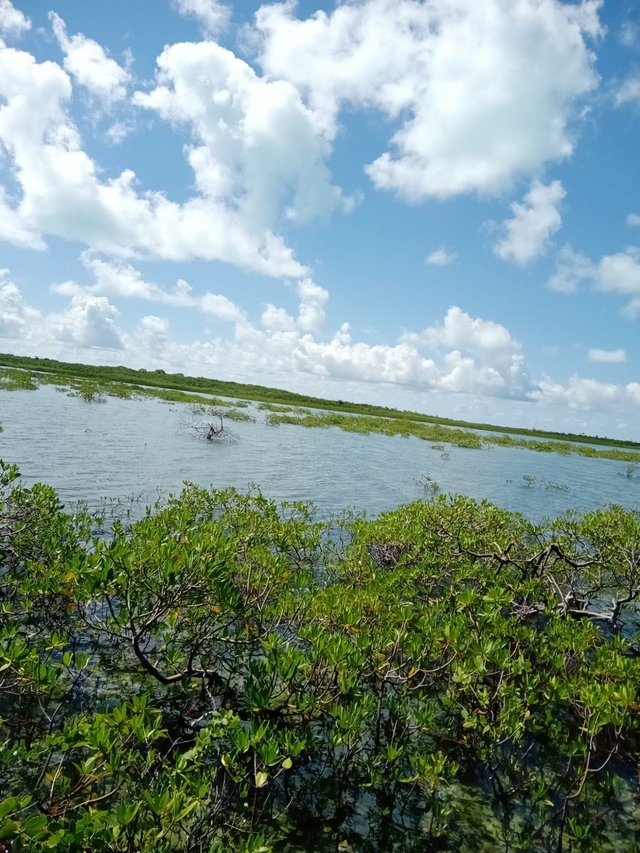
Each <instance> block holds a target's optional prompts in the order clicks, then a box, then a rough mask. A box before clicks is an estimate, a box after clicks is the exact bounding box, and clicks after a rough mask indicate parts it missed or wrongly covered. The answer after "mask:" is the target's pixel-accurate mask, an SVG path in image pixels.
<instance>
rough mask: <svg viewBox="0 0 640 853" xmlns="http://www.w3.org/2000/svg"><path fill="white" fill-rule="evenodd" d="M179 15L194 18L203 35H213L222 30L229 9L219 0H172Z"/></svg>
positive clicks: (228, 16)
mask: <svg viewBox="0 0 640 853" xmlns="http://www.w3.org/2000/svg"><path fill="white" fill-rule="evenodd" d="M173 5H174V6H175V8H176V10H177V11H178V12H179V13H180V14H181V15H186V16H188V17H192V18H196V20H197V21H198V23H199V24H200V26H201V27H202V29H203V31H204V33H205V35H207V36H214V35H217V34H218V33H219V32H220V31H221V30H224V29H225V28H226V26H227V24H228V23H229V18H230V17H231V9H230V8H229V6H226V5H225V4H224V3H220V2H219V0H174V4H173Z"/></svg>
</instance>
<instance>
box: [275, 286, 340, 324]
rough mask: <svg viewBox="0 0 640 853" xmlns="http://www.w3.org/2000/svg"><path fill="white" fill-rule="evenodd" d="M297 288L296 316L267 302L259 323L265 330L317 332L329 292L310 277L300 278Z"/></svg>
mask: <svg viewBox="0 0 640 853" xmlns="http://www.w3.org/2000/svg"><path fill="white" fill-rule="evenodd" d="M297 290H298V296H299V297H300V307H299V311H298V316H297V318H294V317H291V316H290V315H289V314H287V312H286V311H285V310H284V308H276V306H275V305H271V304H270V303H269V304H267V305H266V307H265V309H264V311H263V312H262V317H261V323H262V325H263V326H264V328H265V329H267V331H270V332H289V331H293V330H295V329H299V330H300V331H303V332H317V331H319V330H320V329H321V328H322V324H323V323H324V319H325V312H326V305H327V302H328V300H329V293H328V292H327V291H326V290H324V288H322V287H318V285H317V284H315V283H314V282H313V281H312V280H311V279H310V278H305V279H302V281H300V282H299V283H298V288H297Z"/></svg>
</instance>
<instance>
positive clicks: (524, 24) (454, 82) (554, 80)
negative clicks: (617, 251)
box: [255, 0, 602, 201]
mask: <svg viewBox="0 0 640 853" xmlns="http://www.w3.org/2000/svg"><path fill="white" fill-rule="evenodd" d="M600 5H601V3H600V2H599V0H583V2H581V3H577V4H568V3H561V2H558V0H519V2H514V3H505V2H503V0H486V2H483V3H478V2H477V0H428V2H418V0H361V2H353V3H345V4H340V5H338V7H337V8H336V9H335V11H334V12H332V13H331V14H327V13H325V12H317V13H315V14H314V15H312V16H311V17H309V18H307V19H304V20H301V19H299V18H297V17H296V16H295V12H296V5H295V4H294V3H278V4H273V5H265V6H263V7H262V8H261V9H259V10H258V12H257V14H256V23H255V38H256V40H257V41H258V43H259V57H258V58H259V61H260V63H261V65H262V67H263V68H264V69H265V71H266V72H267V73H268V74H269V75H270V76H271V77H272V78H278V79H281V80H289V81H291V82H293V83H295V85H296V86H297V87H298V88H299V89H300V90H301V91H302V92H304V94H305V96H306V98H307V100H308V103H309V104H310V106H311V108H312V109H313V111H314V114H315V115H316V117H317V121H318V123H319V124H320V126H321V127H322V128H323V130H324V131H325V133H326V134H327V135H328V136H329V137H331V138H333V136H335V133H336V132H337V128H338V118H339V112H340V110H341V109H342V108H343V107H344V106H345V105H347V106H351V107H361V108H367V109H377V110H379V111H381V112H382V113H384V114H385V115H386V116H387V117H389V118H390V119H391V120H394V121H399V122H400V127H399V129H398V130H397V132H396V133H395V135H394V136H393V138H392V140H391V142H392V146H393V151H387V152H384V153H383V154H382V155H381V156H380V157H378V158H377V159H376V160H375V161H374V162H373V163H371V164H369V166H368V167H367V172H368V174H369V176H370V177H371V179H372V180H373V182H374V184H375V185H376V186H377V187H378V188H381V189H387V190H392V191H395V192H398V193H399V194H401V195H403V196H405V197H406V198H408V199H411V200H414V201H417V200H420V199H423V198H426V197H440V198H445V197H448V196H452V195H457V194H461V193H469V192H481V193H498V192H501V191H503V190H504V189H505V188H507V187H508V186H509V185H510V184H511V183H512V182H513V180H514V178H515V177H517V176H518V175H520V174H531V173H533V172H536V171H538V170H539V169H540V168H541V166H542V165H543V164H545V163H547V162H549V161H556V160H561V159H563V158H566V157H568V156H570V155H571V153H572V151H573V146H574V141H573V139H574V135H573V133H572V132H571V124H572V122H573V121H574V119H576V117H577V115H578V106H579V105H580V104H581V103H582V102H583V101H584V98H585V97H586V96H588V94H589V93H590V92H591V91H592V90H593V89H595V88H596V86H597V85H598V77H597V74H596V72H595V70H594V59H595V57H594V55H593V53H592V52H591V50H590V49H589V47H588V46H587V39H588V38H596V37H598V36H599V35H600V34H601V33H602V29H601V27H600V23H599V20H598V9H599V6H600Z"/></svg>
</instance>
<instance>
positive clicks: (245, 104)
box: [134, 42, 348, 228]
mask: <svg viewBox="0 0 640 853" xmlns="http://www.w3.org/2000/svg"><path fill="white" fill-rule="evenodd" d="M157 82H158V85H157V86H156V88H155V89H153V91H151V92H149V93H146V92H136V93H135V95H134V102H135V103H136V104H137V105H138V106H140V107H144V108H146V109H149V110H154V111H156V112H157V113H158V114H159V115H160V116H161V117H162V118H163V119H165V120H166V121H168V122H171V123H173V124H184V125H186V126H188V127H189V128H190V129H191V132H192V135H193V144H192V145H191V146H189V148H188V151H187V155H188V158H189V162H190V164H191V166H192V168H193V170H194V173H195V178H196V185H197V187H198V190H199V192H200V193H201V194H202V196H203V197H205V198H207V199H210V200H212V201H216V202H220V201H228V200H230V199H233V201H234V205H236V206H237V207H238V208H239V209H240V211H241V212H242V214H243V216H244V217H245V218H246V220H247V221H248V222H249V223H251V224H252V225H255V226H259V227H263V228H264V227H267V226H269V227H270V226H273V225H274V224H275V223H276V222H277V220H278V215H279V211H280V210H281V209H282V208H285V209H286V214H287V217H288V218H289V219H293V220H296V221H298V222H306V221H308V220H310V219H313V218H314V217H318V216H325V215H327V214H329V213H331V212H332V211H333V210H335V209H336V208H340V207H344V206H345V203H346V200H345V199H344V198H343V196H342V193H341V191H340V189H339V188H338V187H336V186H333V185H332V183H331V175H330V173H329V170H328V168H327V166H326V163H325V157H326V156H327V154H328V153H329V148H328V146H327V144H326V140H324V139H323V138H322V136H321V135H320V134H319V132H318V128H317V125H316V121H315V117H314V115H313V113H312V112H311V110H310V109H309V108H308V107H306V106H305V105H304V104H303V102H302V99H301V97H300V94H299V92H298V91H297V89H296V88H295V86H293V85H292V84H291V83H288V82H285V81H283V80H270V79H267V78H265V77H259V76H258V75H257V74H256V72H255V71H254V70H253V69H252V68H251V66H250V65H248V64H247V63H246V62H244V61H243V60H242V59H239V58H238V57H236V56H235V55H234V54H233V53H231V51H229V50H226V49H225V48H222V47H220V46H219V45H218V44H215V43H214V42H201V43H199V44H175V45H172V46H171V47H168V48H165V50H164V52H163V53H162V55H161V56H160V57H159V58H158V81H157ZM347 206H348V205H347Z"/></svg>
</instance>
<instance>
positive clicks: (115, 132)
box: [107, 121, 133, 145]
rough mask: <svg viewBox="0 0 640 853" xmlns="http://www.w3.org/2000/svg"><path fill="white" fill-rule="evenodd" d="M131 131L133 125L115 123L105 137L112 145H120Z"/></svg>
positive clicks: (121, 122) (120, 122)
mask: <svg viewBox="0 0 640 853" xmlns="http://www.w3.org/2000/svg"><path fill="white" fill-rule="evenodd" d="M132 130H133V125H131V124H128V123H127V122H124V121H116V122H114V124H112V125H111V127H110V128H109V130H108V131H107V137H108V138H109V141H110V142H111V144H112V145H120V143H121V142H122V141H123V140H125V139H126V138H127V136H129V134H130V133H131V132H132Z"/></svg>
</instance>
